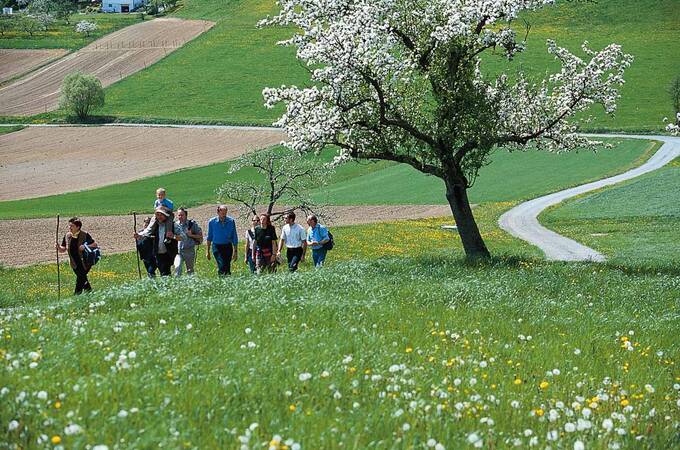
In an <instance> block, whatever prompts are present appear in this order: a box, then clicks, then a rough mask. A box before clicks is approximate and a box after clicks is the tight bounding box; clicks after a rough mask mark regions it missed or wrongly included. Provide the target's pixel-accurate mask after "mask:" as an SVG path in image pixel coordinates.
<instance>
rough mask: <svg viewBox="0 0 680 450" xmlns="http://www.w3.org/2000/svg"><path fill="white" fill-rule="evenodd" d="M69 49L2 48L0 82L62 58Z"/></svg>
mask: <svg viewBox="0 0 680 450" xmlns="http://www.w3.org/2000/svg"><path fill="white" fill-rule="evenodd" d="M67 53H68V50H64V49H61V48H56V49H40V50H23V49H21V50H20V49H0V83H2V82H4V81H6V80H9V79H10V78H12V77H16V76H18V75H21V74H23V73H26V72H29V71H31V70H33V69H35V68H36V67H39V66H41V65H43V64H45V63H48V62H50V61H52V60H54V59H57V58H61V57H62V56H64V55H65V54H67Z"/></svg>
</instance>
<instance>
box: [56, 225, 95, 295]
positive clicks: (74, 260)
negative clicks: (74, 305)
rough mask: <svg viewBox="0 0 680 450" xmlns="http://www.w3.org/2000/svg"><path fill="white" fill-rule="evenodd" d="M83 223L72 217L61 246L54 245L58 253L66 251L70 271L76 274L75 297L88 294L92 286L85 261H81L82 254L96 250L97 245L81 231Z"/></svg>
mask: <svg viewBox="0 0 680 450" xmlns="http://www.w3.org/2000/svg"><path fill="white" fill-rule="evenodd" d="M82 227H83V223H82V222H81V221H80V219H78V218H77V217H72V218H70V219H69V221H68V230H69V231H68V233H66V235H65V236H64V238H63V239H62V241H61V245H59V243H56V244H55V245H56V248H57V250H58V251H59V252H60V253H64V252H67V251H68V259H69V263H70V264H71V269H73V272H74V273H75V274H76V289H75V295H79V294H81V293H82V292H83V291H86V292H90V291H91V290H92V286H90V282H89V280H88V279H87V273H88V272H89V271H90V268H91V266H89V265H88V264H87V262H86V260H84V259H83V252H85V251H86V250H87V248H86V247H88V248H89V249H95V248H97V243H96V242H95V241H94V239H92V236H90V234H89V233H87V232H85V231H83V230H82Z"/></svg>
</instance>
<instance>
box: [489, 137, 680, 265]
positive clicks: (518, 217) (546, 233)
mask: <svg viewBox="0 0 680 450" xmlns="http://www.w3.org/2000/svg"><path fill="white" fill-rule="evenodd" d="M591 136H593V137H617V138H630V139H648V140H657V141H662V142H663V143H664V144H663V145H662V146H661V148H660V149H659V150H658V151H657V152H656V153H655V154H654V155H653V156H652V157H651V158H649V160H648V161H647V162H645V163H644V164H642V165H641V166H639V167H636V168H635V169H632V170H629V171H628V172H624V173H622V174H619V175H616V176H613V177H610V178H605V179H602V180H599V181H595V182H592V183H588V184H584V185H581V186H577V187H574V188H571V189H566V190H564V191H560V192H555V193H553V194H549V195H545V196H543V197H539V198H535V199H533V200H529V201H528V202H524V203H522V204H520V205H517V206H516V207H514V208H512V209H511V210H510V211H508V212H506V213H505V214H503V215H502V216H501V217H500V219H499V220H498V224H499V225H500V227H501V228H502V229H503V230H505V231H507V232H508V233H510V234H512V235H513V236H515V237H518V238H520V239H522V240H524V241H527V242H529V243H530V244H533V245H535V246H537V247H538V248H540V249H541V250H542V251H543V252H544V253H545V256H546V258H547V259H549V260H554V261H597V262H602V261H604V260H605V257H604V255H602V254H601V253H598V252H597V251H595V250H593V249H592V248H589V247H586V246H585V245H581V244H579V243H578V242H576V241H574V240H571V239H568V238H566V237H564V236H562V235H559V234H557V233H555V232H554V231H551V230H549V229H547V228H545V227H544V226H542V225H541V224H540V223H538V215H539V214H540V213H541V212H543V211H544V210H545V209H546V208H548V207H550V206H553V205H556V204H558V203H560V202H562V201H564V200H566V199H568V198H571V197H575V196H577V195H580V194H584V193H586V192H590V191H594V190H596V189H600V188H602V187H605V186H610V185H612V184H616V183H620V182H622V181H625V180H629V179H631V178H635V177H638V176H640V175H642V174H645V173H648V172H651V171H653V170H656V169H659V168H661V167H663V166H665V165H666V164H668V163H669V162H671V161H672V160H673V159H675V158H677V157H679V156H680V137H671V136H638V135H618V134H617V135H612V134H597V135H591Z"/></svg>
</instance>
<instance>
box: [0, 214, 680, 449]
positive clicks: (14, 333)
mask: <svg viewBox="0 0 680 450" xmlns="http://www.w3.org/2000/svg"><path fill="white" fill-rule="evenodd" d="M503 209H504V208H503V207H498V206H497V207H495V208H491V207H484V208H482V210H481V211H482V214H481V215H480V217H481V218H482V219H481V220H480V223H481V225H482V229H483V233H485V237H486V238H487V240H488V242H489V244H490V246H491V247H492V248H494V249H496V250H502V249H504V250H506V251H510V252H512V253H514V254H521V253H522V252H523V250H522V248H524V247H523V246H522V244H521V243H518V242H517V241H516V240H514V239H512V238H509V237H508V236H507V235H506V234H504V233H498V232H497V228H496V226H495V224H496V220H497V217H498V214H500V212H501V211H502V210H503ZM439 224H440V221H415V222H407V223H396V224H391V225H385V226H381V227H376V226H370V227H355V228H348V229H338V230H337V236H338V239H337V240H338V243H339V247H338V250H334V253H331V255H330V257H329V266H328V267H326V268H325V269H324V270H323V271H321V272H315V271H313V270H308V268H307V267H305V272H303V273H299V274H297V275H296V276H290V275H287V274H279V275H275V276H262V277H252V276H249V275H237V276H234V277H231V278H228V279H224V280H219V279H216V278H215V275H214V268H212V267H211V268H210V274H209V275H208V274H206V272H208V268H207V267H206V264H205V262H201V266H200V268H199V275H198V276H197V277H196V278H193V279H192V278H183V279H179V280H167V281H168V282H165V283H151V282H142V283H127V284H125V285H122V286H118V287H115V288H112V289H109V290H104V289H103V288H104V287H105V285H107V284H108V285H113V284H118V283H119V281H118V280H117V279H116V277H117V272H120V273H123V272H125V277H126V279H130V278H131V277H132V276H133V274H132V272H133V270H134V269H133V267H134V259H133V258H132V255H122V256H115V257H108V258H106V259H105V260H104V261H103V262H102V263H101V264H102V265H101V266H97V267H96V268H95V269H94V271H93V282H94V285H95V288H96V289H98V291H99V292H96V293H95V294H93V295H89V296H83V297H79V298H68V299H65V300H62V301H61V302H56V301H55V300H54V299H53V292H54V275H55V274H54V266H53V265H52V266H37V267H33V268H28V269H20V270H8V269H5V270H0V280H1V281H2V282H3V285H5V286H7V285H9V286H14V285H17V284H22V285H23V289H22V292H17V296H12V292H9V293H8V294H9V295H6V296H4V297H3V298H2V300H0V306H3V307H5V308H0V328H2V330H3V331H2V333H1V334H0V352H2V355H3V358H2V359H0V361H2V363H0V364H1V365H0V385H2V386H4V387H6V388H8V389H9V392H8V393H7V394H4V396H5V397H4V398H3V402H4V403H3V405H4V407H3V408H0V422H1V423H5V424H9V422H10V421H11V420H18V421H19V422H20V424H21V428H19V429H17V430H15V431H4V432H3V433H5V434H4V440H5V441H7V442H10V443H15V442H16V443H18V444H20V445H21V446H22V447H26V446H27V444H28V443H29V442H30V443H31V444H32V443H34V442H36V439H37V438H38V436H39V434H41V433H44V434H45V435H46V436H47V437H48V439H49V438H52V437H53V436H59V438H60V439H62V441H63V444H64V445H65V446H66V447H69V448H70V447H85V445H86V444H90V445H95V444H108V445H112V444H113V443H114V442H120V440H121V439H124V440H125V441H124V442H125V444H126V445H127V446H132V447H139V448H144V447H149V446H151V445H154V446H157V445H161V446H162V447H166V448H178V447H186V448H237V446H238V441H237V439H238V436H242V435H245V429H246V428H247V427H248V426H249V425H250V424H251V423H253V422H257V423H258V424H259V426H258V427H257V428H255V429H254V431H253V433H252V437H251V438H250V442H249V443H250V444H251V446H253V447H257V448H260V447H266V445H265V443H266V444H269V441H270V440H271V439H272V437H273V436H274V435H276V434H279V435H281V436H283V438H284V439H288V438H292V439H294V440H295V442H298V443H301V444H302V446H303V448H318V449H331V448H339V447H342V448H351V449H359V448H372V447H375V448H395V447H396V448H402V447H403V448H425V442H426V441H427V440H428V439H436V440H437V441H438V442H441V443H442V444H443V445H445V446H446V448H464V447H465V446H466V445H468V444H467V442H466V441H467V439H468V436H469V434H471V433H473V432H476V433H478V434H479V435H480V436H481V437H482V439H483V440H484V446H485V447H489V448H506V447H510V446H511V445H512V440H513V439H520V440H521V444H522V445H523V446H525V447H526V446H528V441H529V437H528V436H526V435H525V434H524V430H526V429H529V430H532V435H533V436H536V437H537V439H538V445H539V446H540V447H541V448H542V447H545V446H547V445H550V446H557V447H560V448H573V445H574V442H575V441H576V440H577V439H578V440H581V441H583V442H585V443H586V444H587V448H607V446H608V445H610V444H612V443H619V444H621V445H622V446H623V448H628V447H635V446H638V445H639V444H640V443H639V442H638V441H637V440H636V436H637V435H638V434H640V435H642V436H643V438H642V439H643V440H644V443H645V444H646V445H647V446H649V447H650V448H671V447H673V446H674V441H673V440H674V439H677V426H678V425H679V424H678V417H677V414H676V411H677V405H676V402H677V401H678V400H679V397H678V392H677V391H676V390H674V388H673V384H674V383H677V382H678V381H680V379H678V376H679V374H678V372H677V370H676V366H677V363H678V357H679V356H680V351H679V348H678V343H677V339H676V330H677V329H678V327H679V326H680V320H679V318H678V315H677V310H678V307H680V305H679V304H678V298H677V290H678V289H680V274H679V273H678V272H677V271H676V272H674V273H670V274H657V273H656V271H652V272H651V273H638V272H636V271H634V270H621V269H617V268H611V267H607V266H603V265H598V266H594V265H592V264H558V263H547V262H542V261H539V260H535V259H530V258H529V259H516V258H500V259H497V260H495V261H494V262H492V263H490V264H488V265H481V266H475V265H467V264H464V263H463V262H462V261H461V260H460V259H458V258H459V257H460V255H461V253H460V250H458V249H459V247H460V244H459V241H458V238H457V237H456V236H455V235H449V234H447V233H445V232H443V231H441V230H439V229H438V225H439ZM449 236H451V237H452V239H451V240H449V241H448V243H447V244H446V247H445V248H442V247H441V243H442V242H444V241H446V240H447V237H449ZM376 242H380V245H382V247H380V248H377V247H376ZM450 246H453V248H454V249H456V250H454V254H453V255H451V254H450ZM402 252H403V253H408V256H405V255H403V254H402ZM389 255H398V256H400V257H399V258H385V257H384V256H389ZM348 257H349V258H351V259H350V260H345V262H338V261H337V259H339V258H348ZM114 262H115V264H114ZM241 266H242V264H241ZM116 271H117V272H116ZM67 272H69V271H67ZM40 278H42V279H40ZM121 278H122V277H121ZM19 281H20V282H21V283H19ZM67 283H69V286H68V288H69V289H70V287H71V285H72V280H71V279H69V280H67ZM501 318H502V320H501ZM603 318H606V319H603ZM189 324H191V327H189V326H188V325H189ZM622 333H623V334H624V335H625V336H622ZM625 341H630V342H631V344H632V349H633V350H632V351H627V350H625V349H624V348H623V347H622V345H623V343H624V342H625ZM249 342H252V344H250V345H249ZM30 351H36V352H38V353H37V356H35V355H34V356H35V358H34V359H35V361H33V358H32V356H31V355H29V352H30ZM131 351H134V352H135V357H134V358H133V357H132V356H130V354H129V352H131ZM121 354H125V355H127V356H128V357H127V359H121V356H120V355H121ZM348 355H349V356H351V358H348ZM15 360H16V361H18V363H17V367H16V368H15V367H13V366H12V364H13V361H15ZM482 361H483V362H482ZM31 362H36V363H37V366H36V367H35V368H29V366H28V365H29V363H31ZM124 362H127V363H129V364H130V367H129V368H125V366H124V365H123V363H124ZM402 364H403V366H400V365H402ZM555 369H557V370H558V371H559V372H557V371H556V372H555V373H556V374H557V373H559V374H557V375H555V374H553V373H552V371H553V370H555ZM324 371H327V375H326V374H323V375H322V373H323V372H324ZM546 372H550V375H547V374H546ZM303 373H309V374H311V376H312V378H311V380H309V381H301V380H300V375H301V374H303ZM457 379H458V380H460V381H461V383H460V384H459V382H458V381H456V380H457ZM516 380H519V381H516ZM544 381H545V382H546V383H547V385H544V387H543V388H541V387H540V384H541V383H542V382H544ZM646 385H649V386H650V388H649V389H647V388H645V386H646ZM75 386H77V388H76V387H75ZM394 386H398V388H395V387H394ZM652 388H653V390H654V392H653V393H650V391H651V389H652ZM42 390H44V391H45V392H46V398H45V399H40V398H39V397H38V396H37V395H36V393H37V392H39V391H42ZM20 391H26V392H27V394H28V395H27V396H26V398H25V399H23V400H22V399H21V396H19V394H18V393H19V392H20ZM336 393H337V394H336ZM605 394H606V395H605ZM0 395H3V394H0ZM598 395H599V396H600V397H598ZM5 399H7V401H5ZM57 400H59V403H58V404H57ZM512 402H517V405H516V408H515V407H513V406H512V404H513V403H512ZM574 402H578V404H574ZM626 402H627V403H630V405H629V406H631V407H632V409H631V410H627V409H626V408H625V404H626ZM584 407H587V408H588V409H589V410H590V411H591V415H590V416H589V417H588V420H589V421H590V422H591V423H590V425H591V427H590V428H588V429H585V430H579V431H576V432H574V433H565V432H560V433H558V434H557V438H558V442H548V441H547V440H546V435H547V433H548V432H549V431H551V430H564V428H565V426H566V424H567V423H568V422H570V423H576V419H577V418H579V417H580V418H585V417H587V416H586V415H585V414H584V413H583V412H582V410H583V408H584ZM652 408H655V412H656V414H655V415H653V416H652V415H651V413H650V410H651V409H652ZM551 409H555V412H557V413H558V416H559V417H558V418H557V419H556V421H554V422H552V421H548V420H546V418H547V416H548V414H549V411H550V410H551ZM69 411H72V412H69ZM121 411H124V412H125V413H127V417H124V416H125V414H124V413H121ZM614 412H616V413H620V414H623V415H624V416H625V417H626V420H625V422H620V421H615V422H614V423H615V426H616V427H620V428H621V430H622V431H623V432H625V433H624V435H619V432H614V431H613V432H611V433H606V432H605V431H604V429H603V426H602V424H603V421H604V419H606V418H609V417H610V416H611V414H612V413H614ZM632 414H636V416H635V417H633V415H632ZM484 417H488V418H491V419H493V422H494V423H493V424H484V423H480V421H481V420H482V418H484ZM666 417H670V419H667V418H666ZM46 420H47V421H46ZM71 423H75V424H77V425H79V426H80V427H82V430H83V431H82V433H80V434H74V435H66V434H65V433H64V428H65V427H66V426H67V425H68V424H71ZM405 423H406V424H408V425H409V427H410V429H409V430H408V431H405V429H404V424H405ZM142 429H144V431H141V430H142ZM170 429H173V430H177V433H174V432H169V431H168V430H170ZM24 430H25V432H26V433H27V434H25V435H24V436H21V435H20V433H21V432H22V431H24ZM36 433H37V434H36ZM379 442H381V443H379ZM341 444H342V445H341Z"/></svg>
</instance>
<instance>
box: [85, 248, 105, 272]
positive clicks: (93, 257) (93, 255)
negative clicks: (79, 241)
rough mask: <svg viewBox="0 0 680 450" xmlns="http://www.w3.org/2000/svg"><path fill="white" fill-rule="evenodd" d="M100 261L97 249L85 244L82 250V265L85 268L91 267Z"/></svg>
mask: <svg viewBox="0 0 680 450" xmlns="http://www.w3.org/2000/svg"><path fill="white" fill-rule="evenodd" d="M100 259H102V251H101V250H100V249H99V247H97V248H90V247H88V246H87V244H85V249H84V250H83V263H85V265H86V266H89V267H92V266H94V265H95V264H97V263H98V262H99V260H100Z"/></svg>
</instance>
